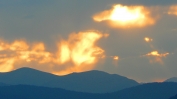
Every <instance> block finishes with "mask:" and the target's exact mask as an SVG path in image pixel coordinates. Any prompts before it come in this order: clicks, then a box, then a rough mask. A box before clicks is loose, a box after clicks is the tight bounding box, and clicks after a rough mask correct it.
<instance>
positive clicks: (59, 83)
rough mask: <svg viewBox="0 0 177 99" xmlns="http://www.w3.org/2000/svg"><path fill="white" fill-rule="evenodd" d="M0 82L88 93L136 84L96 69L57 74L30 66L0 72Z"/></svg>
mask: <svg viewBox="0 0 177 99" xmlns="http://www.w3.org/2000/svg"><path fill="white" fill-rule="evenodd" d="M0 82H3V83H6V84H10V85H18V84H25V85H36V86H45V87H52V88H63V89H67V90H73V91H79V92H90V93H107V92H114V91H118V90H122V89H124V88H129V87H132V86H136V85H138V83H137V82H136V81H134V80H132V79H128V78H126V77H123V76H120V75H117V74H108V73H105V72H102V71H96V70H94V71H87V72H82V73H72V74H69V75H65V76H57V75H53V74H50V73H46V72H42V71H39V70H35V69H31V68H20V69H17V70H14V71H11V72H7V73H0Z"/></svg>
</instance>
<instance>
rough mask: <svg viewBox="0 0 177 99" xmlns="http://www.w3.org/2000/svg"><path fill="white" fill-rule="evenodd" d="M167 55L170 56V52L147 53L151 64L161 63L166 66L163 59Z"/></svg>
mask: <svg viewBox="0 0 177 99" xmlns="http://www.w3.org/2000/svg"><path fill="white" fill-rule="evenodd" d="M167 55H169V53H168V52H166V53H159V52H158V51H152V52H150V53H147V54H146V55H144V56H146V57H148V58H149V59H150V63H160V64H164V62H163V60H162V58H165V57H166V56H167Z"/></svg>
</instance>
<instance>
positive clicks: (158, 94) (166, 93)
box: [0, 83, 177, 99]
mask: <svg viewBox="0 0 177 99" xmlns="http://www.w3.org/2000/svg"><path fill="white" fill-rule="evenodd" d="M176 92H177V83H148V84H143V85H139V86H136V87H132V88H127V89H124V90H120V91H117V92H113V93H104V94H98V93H97V94H96V93H83V92H74V91H68V90H64V89H60V88H49V87H39V86H31V85H13V86H0V99H169V98H170V97H171V96H174V95H175V93H176ZM171 99H176V98H171Z"/></svg>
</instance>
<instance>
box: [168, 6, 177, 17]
mask: <svg viewBox="0 0 177 99" xmlns="http://www.w3.org/2000/svg"><path fill="white" fill-rule="evenodd" d="M168 14H169V15H176V16H177V5H172V6H170V7H169V9H168Z"/></svg>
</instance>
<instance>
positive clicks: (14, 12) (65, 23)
mask: <svg viewBox="0 0 177 99" xmlns="http://www.w3.org/2000/svg"><path fill="white" fill-rule="evenodd" d="M20 67H31V68H35V69H39V70H42V71H46V72H50V73H53V74H58V75H65V74H69V73H72V72H84V71H88V70H101V71H105V72H108V73H112V74H120V75H122V76H126V77H128V78H132V79H134V80H137V81H138V82H152V81H163V80H165V79H167V78H170V77H177V72H176V71H177V0H165V1H162V0H153V1H148V0H0V72H8V71H11V70H14V69H17V68H20Z"/></svg>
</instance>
